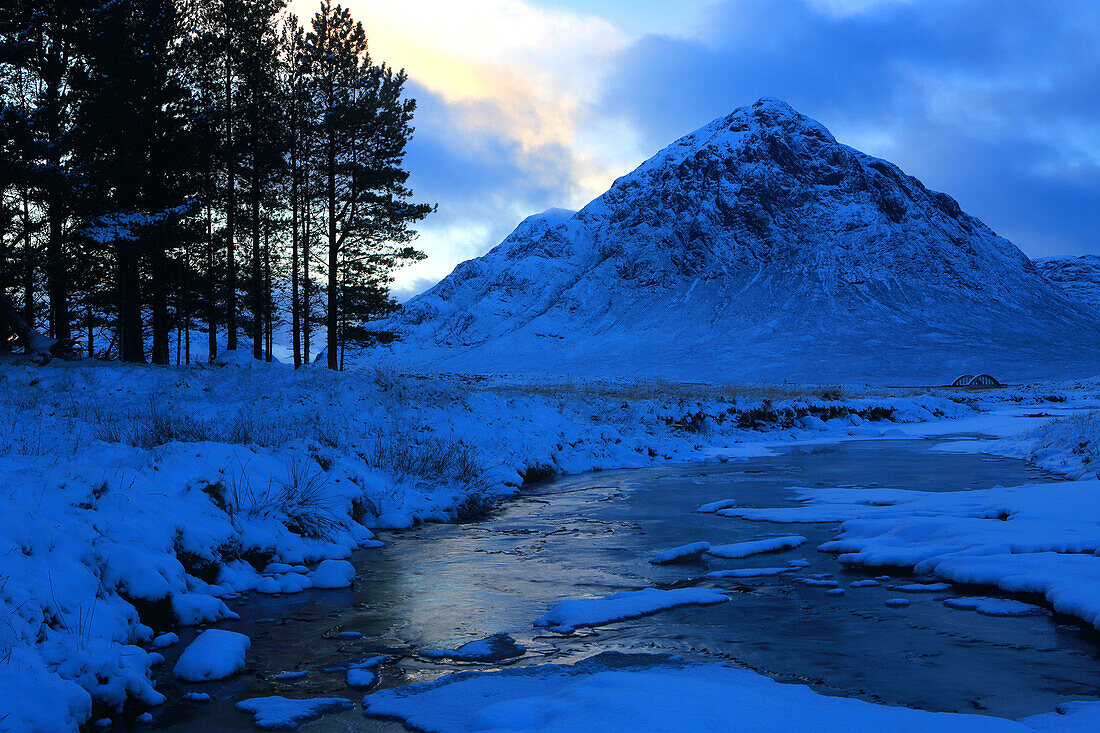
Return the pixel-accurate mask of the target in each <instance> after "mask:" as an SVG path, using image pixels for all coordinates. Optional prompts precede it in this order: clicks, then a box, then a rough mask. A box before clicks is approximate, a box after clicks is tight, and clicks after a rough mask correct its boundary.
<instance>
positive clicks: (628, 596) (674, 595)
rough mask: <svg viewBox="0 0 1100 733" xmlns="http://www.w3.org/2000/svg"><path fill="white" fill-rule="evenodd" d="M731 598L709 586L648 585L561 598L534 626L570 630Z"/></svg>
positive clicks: (563, 631) (709, 603)
mask: <svg viewBox="0 0 1100 733" xmlns="http://www.w3.org/2000/svg"><path fill="white" fill-rule="evenodd" d="M728 600H729V597H728V596H726V595H723V594H722V593H719V592H717V591H714V590H709V589H706V588H676V589H674V590H658V589H657V588H645V589H643V590H638V591H624V592H622V593H613V594H611V595H609V596H604V597H603V598H587V599H579V600H566V601H559V602H558V603H557V604H556V605H555V606H554V607H553V608H551V609H550V611H549V612H547V613H546V614H545V615H543V616H541V617H539V618H538V619H536V621H535V626H547V627H550V628H551V629H553V630H554V631H559V632H562V633H570V632H572V631H573V630H574V629H576V628H578V627H581V626H600V625H602V624H609V623H613V622H615V621H624V620H626V619H630V618H636V617H638V616H646V615H649V614H651V613H657V612H658V611H666V610H668V609H671V608H679V607H680V606H707V605H712V604H715V603H725V602H726V601H728Z"/></svg>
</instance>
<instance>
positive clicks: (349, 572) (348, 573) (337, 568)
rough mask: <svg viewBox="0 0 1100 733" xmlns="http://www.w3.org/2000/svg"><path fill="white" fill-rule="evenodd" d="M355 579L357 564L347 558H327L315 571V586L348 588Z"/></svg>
mask: <svg viewBox="0 0 1100 733" xmlns="http://www.w3.org/2000/svg"><path fill="white" fill-rule="evenodd" d="M353 580H355V566H354V565H352V564H351V563H350V562H348V561H347V560H325V561H323V562H322V563H321V564H320V565H318V566H317V569H316V570H315V571H313V587H314V588H348V587H350V586H351V583H352V581H353Z"/></svg>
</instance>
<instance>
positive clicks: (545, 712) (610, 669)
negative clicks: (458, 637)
mask: <svg viewBox="0 0 1100 733" xmlns="http://www.w3.org/2000/svg"><path fill="white" fill-rule="evenodd" d="M363 706H364V710H365V711H366V713H367V714H368V715H371V716H383V717H388V718H397V719H399V720H401V721H402V722H404V723H405V724H406V725H407V726H409V727H410V728H415V729H417V730H431V731H436V732H438V733H452V732H453V733H458V732H460V731H463V732H464V731H472V730H486V731H487V730H511V731H543V732H545V733H553V732H561V733H573V732H574V731H604V732H606V733H617V732H620V731H621V732H622V733H635V731H637V730H638V729H639V726H642V727H644V728H645V729H646V730H660V731H670V732H675V731H685V732H687V731H692V732H695V731H718V730H729V729H730V727H731V726H734V727H736V729H738V730H749V731H754V732H755V733H771V732H775V733H787V732H788V731H848V732H850V733H863V732H866V733H878V732H879V731H885V730H889V731H896V732H897V733H903V732H909V733H925V731H938V732H941V733H947V732H948V731H958V732H959V733H964V732H965V733H979V732H980V733H994V732H997V733H1000V732H1002V731H1003V732H1004V733H1008V732H1010V731H1012V732H1016V733H1025V732H1026V731H1031V730H1033V729H1039V730H1046V731H1062V732H1064V733H1070V732H1078V731H1079V732H1081V733H1083V732H1084V731H1087V730H1094V729H1095V728H1092V727H1090V724H1091V723H1093V722H1095V721H1096V720H1098V719H1100V718H1098V717H1097V706H1098V704H1096V703H1092V704H1089V705H1087V706H1083V707H1080V708H1073V707H1067V708H1065V713H1066V714H1064V715H1047V716H1038V717H1036V718H1031V719H1028V720H1025V721H1022V722H1015V721H1010V720H1002V719H999V718H992V717H986V716H981V715H970V714H959V713H932V712H925V711H920V710H911V709H908V708H901V707H888V706H885V705H876V704H873V703H869V702H864V701H862V700H856V699H848V698H842V697H834V696H826V695H820V694H818V693H816V692H814V691H813V690H811V689H810V688H809V687H806V686H804V685H795V684H781V683H778V682H775V681H773V680H771V679H769V678H767V677H764V676H763V675H759V674H757V673H755V672H751V671H748V670H743V669H733V668H730V667H723V666H719V665H713V664H698V665H693V664H671V663H667V662H666V663H655V662H651V663H642V662H638V661H634V660H626V659H623V660H621V661H620V660H619V658H617V657H616V656H615V655H612V654H604V655H600V656H599V657H596V658H594V659H589V660H586V661H585V662H581V663H579V664H577V665H574V666H568V665H561V664H549V665H543V666H537V667H525V668H519V669H508V670H503V671H500V672H462V673H459V674H453V675H449V676H447V677H444V678H442V679H440V680H436V681H434V682H426V683H419V684H415V685H409V686H406V687H402V688H397V689H391V690H381V691H378V692H374V693H372V694H369V695H367V696H366V697H365V698H364V699H363Z"/></svg>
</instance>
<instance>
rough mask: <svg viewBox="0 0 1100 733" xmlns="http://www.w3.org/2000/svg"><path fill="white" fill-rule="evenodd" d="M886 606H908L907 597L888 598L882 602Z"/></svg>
mask: <svg viewBox="0 0 1100 733" xmlns="http://www.w3.org/2000/svg"><path fill="white" fill-rule="evenodd" d="M884 605H886V606H887V607H888V608H906V607H908V606H909V599H908V598H890V599H887V600H886V601H885V602H884Z"/></svg>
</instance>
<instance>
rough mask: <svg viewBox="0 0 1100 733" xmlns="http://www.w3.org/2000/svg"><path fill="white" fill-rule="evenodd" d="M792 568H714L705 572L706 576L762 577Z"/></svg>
mask: <svg viewBox="0 0 1100 733" xmlns="http://www.w3.org/2000/svg"><path fill="white" fill-rule="evenodd" d="M793 571H794V568H792V567H784V568H734V569H732V570H714V571H711V572H709V573H707V575H706V577H708V578H764V577H768V576H772V575H782V574H783V573H790V572H793Z"/></svg>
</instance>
